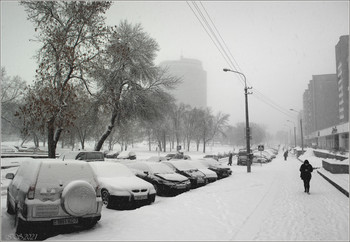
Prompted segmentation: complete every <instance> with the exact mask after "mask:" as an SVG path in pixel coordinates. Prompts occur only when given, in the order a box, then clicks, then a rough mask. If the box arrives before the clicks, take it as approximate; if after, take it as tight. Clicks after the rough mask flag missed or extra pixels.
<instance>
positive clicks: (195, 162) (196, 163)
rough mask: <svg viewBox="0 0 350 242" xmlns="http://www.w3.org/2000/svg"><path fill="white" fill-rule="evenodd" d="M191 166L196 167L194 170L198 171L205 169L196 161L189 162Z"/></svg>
mask: <svg viewBox="0 0 350 242" xmlns="http://www.w3.org/2000/svg"><path fill="white" fill-rule="evenodd" d="M190 163H191V165H192V166H194V167H196V168H199V169H203V168H207V167H206V166H205V165H203V164H202V163H201V162H199V161H196V160H192V161H190Z"/></svg>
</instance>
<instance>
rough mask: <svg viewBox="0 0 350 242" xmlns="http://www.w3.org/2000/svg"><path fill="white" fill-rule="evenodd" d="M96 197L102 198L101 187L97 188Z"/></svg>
mask: <svg viewBox="0 0 350 242" xmlns="http://www.w3.org/2000/svg"><path fill="white" fill-rule="evenodd" d="M96 196H97V197H101V189H100V186H97V187H96Z"/></svg>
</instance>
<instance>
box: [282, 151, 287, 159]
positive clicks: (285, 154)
mask: <svg viewBox="0 0 350 242" xmlns="http://www.w3.org/2000/svg"><path fill="white" fill-rule="evenodd" d="M283 156H284V160H287V157H288V150H286V151H285V152H284V154H283Z"/></svg>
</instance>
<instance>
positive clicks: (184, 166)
mask: <svg viewBox="0 0 350 242" xmlns="http://www.w3.org/2000/svg"><path fill="white" fill-rule="evenodd" d="M162 163H164V164H167V165H168V166H169V167H171V168H172V169H173V170H174V171H175V172H177V173H179V174H181V175H183V176H185V177H187V178H189V179H190V182H191V188H196V187H200V186H204V185H206V184H207V183H208V179H207V177H206V176H205V175H204V174H203V172H201V171H199V170H198V169H196V168H194V167H193V166H192V165H191V164H190V163H189V161H186V160H169V161H162Z"/></svg>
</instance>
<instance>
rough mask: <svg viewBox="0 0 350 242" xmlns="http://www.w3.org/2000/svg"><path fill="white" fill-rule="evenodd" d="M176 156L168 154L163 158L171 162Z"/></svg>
mask: <svg viewBox="0 0 350 242" xmlns="http://www.w3.org/2000/svg"><path fill="white" fill-rule="evenodd" d="M175 155H176V154H175V153H170V154H167V155H166V156H165V157H166V159H167V160H171V159H172V158H173V157H174V156H175Z"/></svg>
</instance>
